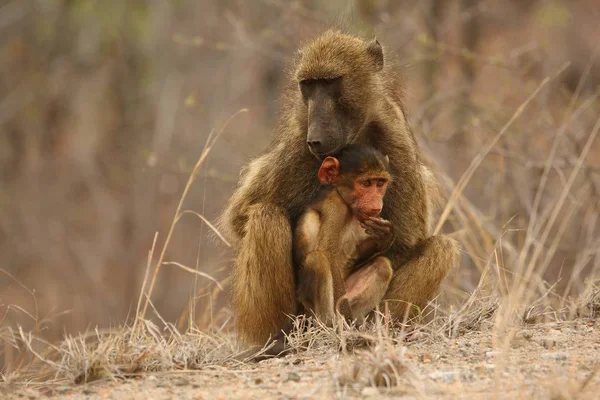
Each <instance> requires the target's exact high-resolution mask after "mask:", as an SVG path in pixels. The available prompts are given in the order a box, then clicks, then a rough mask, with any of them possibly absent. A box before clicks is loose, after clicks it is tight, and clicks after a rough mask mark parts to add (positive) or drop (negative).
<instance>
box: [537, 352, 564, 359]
mask: <svg viewBox="0 0 600 400" xmlns="http://www.w3.org/2000/svg"><path fill="white" fill-rule="evenodd" d="M540 357H542V358H543V359H546V360H566V359H567V353H561V352H555V353H542V354H541V355H540Z"/></svg>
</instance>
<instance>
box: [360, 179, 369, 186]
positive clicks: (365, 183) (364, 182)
mask: <svg viewBox="0 0 600 400" xmlns="http://www.w3.org/2000/svg"><path fill="white" fill-rule="evenodd" d="M360 184H361V185H363V186H364V187H369V186H371V181H370V180H369V179H365V180H364V181H362V182H361V183H360Z"/></svg>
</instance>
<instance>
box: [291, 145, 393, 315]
mask: <svg viewBox="0 0 600 400" xmlns="http://www.w3.org/2000/svg"><path fill="white" fill-rule="evenodd" d="M344 149H346V152H345V154H344V156H343V157H342V158H339V159H338V158H337V157H338V156H336V158H332V157H328V158H327V159H326V160H325V161H324V162H323V164H322V165H321V167H320V169H319V173H318V176H319V179H320V180H321V182H323V183H324V184H325V187H324V188H323V193H322V194H320V195H319V196H318V197H317V199H315V201H313V202H312V203H311V204H310V205H309V206H308V208H307V210H306V212H305V213H304V214H302V216H301V217H300V219H299V220H298V223H297V226H296V230H295V232H294V233H295V235H294V258H295V263H296V266H297V268H298V284H297V286H298V298H299V300H300V302H301V304H302V306H303V308H304V310H305V311H310V312H312V313H313V314H314V315H315V316H316V317H317V318H319V319H320V320H321V321H323V322H325V323H326V324H331V323H332V322H333V319H334V318H335V313H336V312H339V313H340V314H341V315H342V316H344V317H345V318H346V319H347V320H349V321H350V320H352V319H354V318H357V319H359V320H361V321H362V319H363V317H364V316H365V314H366V313H368V312H370V311H371V310H373V309H374V308H375V306H376V305H377V304H378V303H379V302H380V301H381V299H382V298H383V296H384V295H385V292H386V290H387V287H388V285H389V282H390V280H391V278H392V268H391V265H390V262H389V260H388V259H387V258H385V257H378V259H377V260H374V259H375V257H376V256H377V255H378V254H380V253H383V252H385V251H387V249H388V248H389V245H390V243H392V240H393V231H392V230H391V227H390V226H388V225H387V224H388V223H387V222H386V221H382V223H383V224H382V225H379V224H378V225H374V226H375V227H377V226H379V227H380V228H379V229H381V227H382V228H383V231H380V232H376V231H373V230H372V229H373V228H369V230H367V228H368V227H367V226H366V225H361V219H362V218H364V217H359V215H366V214H368V213H370V212H372V210H374V209H375V210H376V209H377V208H379V207H381V201H382V199H383V197H384V196H385V191H386V186H387V185H389V182H391V181H392V177H391V176H390V174H389V172H388V166H387V165H388V163H389V161H388V160H386V159H385V158H384V157H383V155H382V154H380V153H376V152H372V150H371V149H369V148H365V147H360V146H346V147H345V148H344ZM342 151H344V150H342ZM365 179H369V180H371V182H373V183H372V185H371V186H369V187H368V188H365V187H362V186H361V183H362V182H363V181H364V180H365ZM378 179H383V180H384V181H385V183H384V184H383V185H381V186H380V187H379V186H375V181H377V180H378ZM345 196H346V197H345ZM361 197H362V200H360V199H361ZM371 217H376V215H374V214H371ZM377 220H379V219H377ZM382 232H383V235H384V236H379V235H378V233H379V234H381V233H382ZM357 267H358V268H359V270H358V271H355V270H356V269H357ZM385 268H387V269H388V270H387V271H386V270H385Z"/></svg>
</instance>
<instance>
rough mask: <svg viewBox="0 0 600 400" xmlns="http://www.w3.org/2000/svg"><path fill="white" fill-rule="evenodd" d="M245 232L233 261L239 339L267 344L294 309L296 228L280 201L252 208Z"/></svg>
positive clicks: (233, 294) (249, 342)
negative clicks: (291, 223)
mask: <svg viewBox="0 0 600 400" xmlns="http://www.w3.org/2000/svg"><path fill="white" fill-rule="evenodd" d="M247 215H248V219H247V221H246V225H245V234H244V237H243V238H242V240H241V242H240V244H239V251H238V254H237V257H236V260H235V263H234V267H233V279H232V289H231V290H232V293H231V295H232V298H231V306H232V309H233V312H234V316H235V324H236V327H237V331H238V335H239V338H240V340H241V341H242V342H243V343H245V344H248V345H263V344H265V343H266V342H267V340H269V338H271V339H273V338H275V336H278V334H279V332H280V330H281V329H285V328H286V326H287V325H288V324H289V318H288V317H287V316H286V314H291V315H294V314H295V313H296V308H297V301H296V290H295V284H294V270H293V264H292V230H291V227H290V223H289V222H288V219H287V215H286V213H285V212H284V211H283V210H282V209H280V208H278V207H277V206H274V205H270V204H255V205H252V206H250V207H249V209H248V214H247Z"/></svg>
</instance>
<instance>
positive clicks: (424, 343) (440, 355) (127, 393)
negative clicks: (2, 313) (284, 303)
mask: <svg viewBox="0 0 600 400" xmlns="http://www.w3.org/2000/svg"><path fill="white" fill-rule="evenodd" d="M503 339H504V338H502V337H494V336H493V334H492V331H487V332H486V331H483V332H469V333H467V334H465V335H463V336H461V337H459V338H456V339H444V338H442V337H441V336H440V337H437V338H436V339H432V338H421V339H419V338H417V339H416V340H414V341H412V342H408V343H406V344H405V346H406V348H405V353H404V355H403V356H402V360H403V361H402V364H403V367H402V368H403V372H402V373H401V378H400V381H399V382H398V384H397V385H395V386H394V387H392V388H389V389H388V388H386V387H381V386H380V387H373V386H370V385H369V384H368V382H367V381H366V380H365V379H362V378H364V377H360V376H359V375H357V374H354V375H353V374H352V372H348V371H352V370H353V369H352V366H353V365H358V364H356V363H357V362H358V363H359V364H360V361H357V360H359V359H361V358H360V357H358V356H357V355H343V354H341V353H339V352H336V351H334V350H333V349H325V350H320V351H315V350H311V351H308V352H305V353H299V354H293V355H289V356H286V357H283V358H279V359H269V360H264V361H261V362H258V363H248V364H240V365H239V366H236V367H223V368H211V369H207V370H201V371H177V372H172V373H159V374H145V375H141V376H139V377H137V378H132V379H129V380H125V381H122V380H118V381H98V382H93V383H89V384H85V385H73V386H64V385H63V386H45V387H35V388H34V387H32V388H18V389H17V388H14V389H12V390H10V391H9V392H7V393H5V398H7V399H14V398H38V397H46V396H49V397H52V398H65V399H66V398H69V399H70V398H74V399H83V398H86V399H88V398H89V399H271V398H276V399H296V398H306V399H309V398H310V399H318V398H325V399H330V398H335V397H338V398H369V397H371V398H421V397H426V398H448V399H457V398H489V397H490V396H493V397H499V398H511V399H512V398H526V399H532V398H540V399H549V398H552V399H567V398H578V399H593V398H598V397H597V396H598V391H600V373H599V374H597V373H596V372H598V369H599V368H600V331H599V330H598V327H597V326H596V325H595V323H594V322H586V321H576V322H571V323H551V324H544V325H536V326H532V327H527V328H524V329H520V330H518V331H517V332H516V334H515V336H514V339H513V340H512V341H511V342H510V344H509V345H508V346H502V344H501V343H502V340H503ZM502 348H506V351H502V350H500V349H502ZM358 351H361V350H358ZM384 356H385V354H384ZM363 360H364V358H363ZM364 362H368V361H364ZM404 367H405V368H404ZM354 371H356V370H354ZM367 378H368V377H367Z"/></svg>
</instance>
